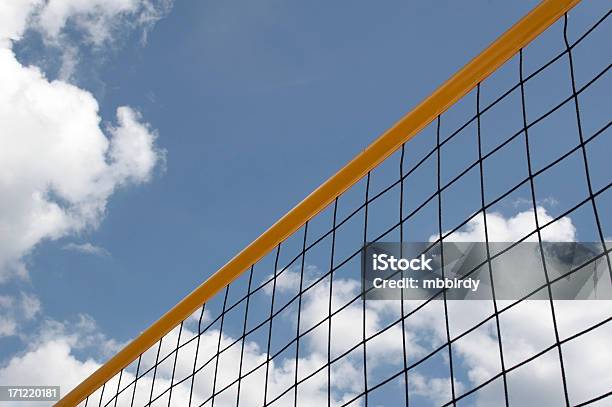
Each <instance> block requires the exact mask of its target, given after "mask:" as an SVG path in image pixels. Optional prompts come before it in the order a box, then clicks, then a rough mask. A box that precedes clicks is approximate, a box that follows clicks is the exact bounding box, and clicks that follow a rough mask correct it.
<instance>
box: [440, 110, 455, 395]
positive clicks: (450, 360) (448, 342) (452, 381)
mask: <svg viewBox="0 0 612 407" xmlns="http://www.w3.org/2000/svg"><path fill="white" fill-rule="evenodd" d="M436 155H437V160H436V163H437V195H438V238H439V244H440V265H441V267H440V270H441V271H442V279H444V278H445V274H444V245H443V244H442V243H443V240H442V191H441V190H440V187H441V171H440V164H441V160H440V116H438V118H437V121H436ZM442 296H443V301H444V324H445V326H446V346H447V347H448V364H449V369H450V385H451V397H452V399H451V400H452V401H453V405H455V373H454V369H453V350H452V346H451V338H450V327H449V324H448V303H447V301H446V290H444V291H442Z"/></svg>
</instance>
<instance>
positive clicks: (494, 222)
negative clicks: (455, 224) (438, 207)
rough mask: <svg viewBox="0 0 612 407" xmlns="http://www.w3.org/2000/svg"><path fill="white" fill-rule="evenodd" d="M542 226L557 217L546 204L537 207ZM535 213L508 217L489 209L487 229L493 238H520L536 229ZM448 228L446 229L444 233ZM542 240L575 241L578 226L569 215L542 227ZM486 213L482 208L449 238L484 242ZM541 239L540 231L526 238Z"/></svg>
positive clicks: (492, 240) (513, 240) (433, 238)
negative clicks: (549, 212) (538, 234)
mask: <svg viewBox="0 0 612 407" xmlns="http://www.w3.org/2000/svg"><path fill="white" fill-rule="evenodd" d="M536 213H537V215H538V223H539V224H540V226H542V225H545V224H546V223H548V222H550V221H552V220H553V217H552V216H550V215H549V214H548V212H547V211H546V208H544V207H543V206H538V207H537V208H536ZM535 226H536V224H535V216H534V213H533V211H532V210H527V211H523V212H519V213H517V214H516V215H514V216H511V217H509V218H505V217H504V216H503V215H502V214H500V213H498V212H490V213H487V231H488V233H489V241H491V242H516V241H517V240H519V239H521V238H523V237H525V235H527V234H528V233H531V232H533V231H534V230H535V229H536V227H535ZM445 233H448V231H446V232H443V234H445ZM541 233H542V240H545V241H547V242H573V241H575V240H576V227H575V226H574V225H573V224H572V220H571V219H570V218H569V217H567V216H565V217H563V218H561V219H559V220H557V221H556V222H555V223H553V224H551V225H550V226H548V227H546V228H544V229H543V230H542V232H541ZM484 236H485V233H484V216H483V215H482V212H479V213H478V214H477V215H476V216H475V217H474V218H472V219H471V220H470V221H469V222H468V223H467V225H465V227H464V228H463V229H462V230H459V231H457V232H455V233H452V234H451V235H450V236H448V238H446V239H445V240H446V241H449V242H480V241H484ZM437 238H438V235H432V236H431V237H430V238H429V240H430V241H435V240H436V239H437ZM537 240H538V236H537V234H535V233H534V234H533V235H531V236H529V237H528V238H527V239H525V241H526V242H534V241H537Z"/></svg>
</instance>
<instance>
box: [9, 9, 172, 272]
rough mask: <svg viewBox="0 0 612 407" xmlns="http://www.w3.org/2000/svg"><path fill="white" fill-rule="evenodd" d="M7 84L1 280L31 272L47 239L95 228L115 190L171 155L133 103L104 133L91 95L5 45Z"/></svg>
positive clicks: (147, 174) (16, 31) (144, 175)
mask: <svg viewBox="0 0 612 407" xmlns="http://www.w3.org/2000/svg"><path fill="white" fill-rule="evenodd" d="M52 3H53V2H50V3H48V6H49V5H51V4H52ZM27 5H31V3H27ZM27 5H26V6H27ZM24 7H25V6H24ZM13 14H15V12H14V13H13ZM21 15H22V16H23V13H22V14H21ZM0 26H1V24H0ZM19 30H21V31H23V27H17V28H13V29H11V30H10V31H7V32H5V33H3V34H4V35H5V38H18V37H19V35H20V33H19ZM0 88H2V90H3V91H2V93H0V122H2V124H3V131H2V133H0V144H1V145H2V146H3V148H2V149H1V150H0V195H1V196H3V197H9V198H8V199H3V200H2V202H0V242H1V243H0V281H1V280H4V279H6V278H7V277H9V276H10V275H20V276H22V277H23V276H26V274H27V272H26V268H25V264H24V262H23V261H22V258H23V257H24V256H25V255H27V254H28V253H29V252H30V251H31V250H32V249H33V248H34V247H35V246H36V245H37V244H38V243H40V242H41V241H43V240H45V239H57V238H59V237H62V236H67V235H70V234H72V233H75V232H78V231H82V230H84V229H86V228H90V227H96V226H97V225H98V224H99V222H100V220H101V219H102V217H103V215H104V212H105V208H106V203H107V201H108V199H109V198H110V196H111V195H112V193H113V192H114V190H115V189H116V188H117V187H118V186H121V185H125V184H129V183H143V182H146V181H148V180H149V179H150V176H151V174H152V171H153V169H154V167H155V166H156V165H157V164H158V163H159V162H160V161H161V160H163V157H164V153H163V151H160V150H159V149H158V148H157V147H156V146H155V139H156V137H157V136H156V134H155V132H154V131H153V130H151V128H150V126H149V125H148V124H147V123H146V122H144V121H143V120H142V118H141V117H140V115H139V114H138V112H136V111H135V110H134V109H132V108H130V107H127V106H122V107H119V108H118V109H117V124H115V125H108V126H107V131H106V132H105V131H104V130H103V128H102V127H101V122H102V119H101V118H100V116H99V113H98V103H97V101H96V100H95V98H94V97H93V95H92V94H91V93H89V92H87V91H86V90H83V89H80V88H78V87H76V86H74V85H71V84H69V83H67V82H64V81H61V80H49V79H47V78H46V77H45V75H44V74H43V73H42V72H41V71H40V70H39V69H38V68H36V67H33V66H28V67H26V66H23V65H22V64H21V63H20V62H19V61H18V60H17V59H16V57H15V55H14V53H13V51H12V50H11V49H10V48H6V47H5V48H0Z"/></svg>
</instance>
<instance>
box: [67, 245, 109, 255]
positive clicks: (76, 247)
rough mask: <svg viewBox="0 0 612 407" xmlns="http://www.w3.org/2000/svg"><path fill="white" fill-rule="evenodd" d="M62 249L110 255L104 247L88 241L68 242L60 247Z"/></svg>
mask: <svg viewBox="0 0 612 407" xmlns="http://www.w3.org/2000/svg"><path fill="white" fill-rule="evenodd" d="M62 249H64V250H70V251H74V252H78V253H84V254H93V255H95V256H101V257H107V256H110V253H109V252H108V250H106V249H105V248H104V247H100V246H95V245H93V244H91V243H89V242H87V243H81V244H77V243H68V244H67V245H65V246H64V247H62Z"/></svg>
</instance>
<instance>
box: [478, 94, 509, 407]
mask: <svg viewBox="0 0 612 407" xmlns="http://www.w3.org/2000/svg"><path fill="white" fill-rule="evenodd" d="M476 117H477V119H476V134H477V136H478V162H479V169H480V204H481V209H480V210H481V211H482V219H483V224H484V233H485V246H486V255H487V266H488V267H487V268H488V269H489V280H490V284H491V296H492V297H491V298H492V299H493V311H494V313H495V327H496V331H497V346H498V348H499V362H500V367H501V371H502V378H503V384H504V402H505V404H506V407H508V406H509V401H508V382H507V380H506V364H505V362H504V349H503V346H502V338H501V329H500V327H499V310H498V309H497V299H496V297H495V284H494V281H493V267H492V266H491V251H490V250H489V228H488V225H487V210H486V209H485V192H484V191H485V186H484V168H483V160H482V137H481V136H482V135H481V130H480V83H479V84H478V85H477V87H476Z"/></svg>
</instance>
